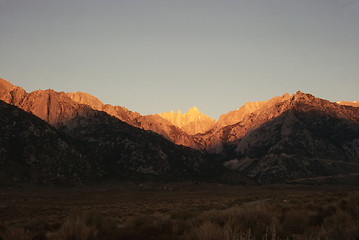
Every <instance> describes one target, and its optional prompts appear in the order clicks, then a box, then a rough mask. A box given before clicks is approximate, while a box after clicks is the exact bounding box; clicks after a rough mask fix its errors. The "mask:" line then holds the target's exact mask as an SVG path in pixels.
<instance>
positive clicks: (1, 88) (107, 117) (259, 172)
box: [0, 79, 359, 183]
mask: <svg viewBox="0 0 359 240" xmlns="http://www.w3.org/2000/svg"><path fill="white" fill-rule="evenodd" d="M0 93H1V94H0V100H3V101H4V102H6V103H8V104H11V105H15V106H17V107H19V108H21V109H23V110H25V111H27V112H28V113H31V114H33V115H36V116H37V117H39V118H41V119H43V120H44V121H46V122H47V123H49V124H51V125H52V126H53V127H55V128H56V129H57V130H59V131H61V132H64V133H65V134H69V135H70V137H72V138H75V139H82V140H84V141H86V142H87V143H88V144H90V145H92V146H93V149H94V151H95V154H93V155H95V156H97V158H98V159H100V160H101V161H105V162H106V161H108V162H106V164H105V165H106V166H107V167H105V168H104V169H103V171H104V172H107V173H108V174H109V175H111V176H115V175H119V176H124V175H123V174H124V173H125V172H128V171H130V172H133V173H136V174H137V173H138V174H154V175H159V176H164V175H166V176H169V175H173V174H174V175H176V176H181V177H183V176H194V175H198V176H204V175H203V174H204V173H205V172H207V173H211V174H214V173H216V174H217V173H218V175H216V174H214V175H213V176H216V177H215V178H216V179H219V178H221V177H223V174H224V172H225V171H224V170H223V167H226V168H227V170H228V171H230V174H229V175H228V176H231V178H232V177H233V179H240V181H244V182H246V181H247V180H244V179H246V178H250V179H251V180H255V181H257V182H259V183H276V182H286V181H292V180H295V179H305V178H316V177H322V176H334V175H340V174H344V175H345V174H349V173H357V172H359V107H355V106H356V104H357V102H345V101H340V102H330V101H328V100H324V99H320V98H316V97H315V96H313V95H311V94H306V93H303V92H300V91H298V92H296V93H294V94H292V95H290V94H288V93H286V94H283V95H282V96H277V97H273V98H271V99H269V100H267V101H261V102H251V103H246V104H245V105H243V106H242V107H239V108H237V109H235V110H233V111H230V112H228V113H226V114H223V115H221V116H220V118H219V120H218V122H216V121H215V120H214V119H212V118H210V117H208V116H206V115H204V114H203V113H201V112H200V111H199V110H198V109H197V108H196V107H193V108H192V109H190V110H189V111H188V112H187V113H184V114H182V113H181V112H180V111H178V112H177V113H174V112H173V111H171V112H169V113H161V114H154V115H145V116H141V115H140V114H139V113H136V112H132V111H130V110H128V109H126V108H125V107H121V106H112V105H108V104H107V105H104V104H103V103H102V102H101V101H100V100H99V99H97V98H96V97H94V96H91V95H90V94H87V93H82V92H76V93H64V92H56V91H53V90H51V89H48V90H37V91H33V92H31V93H27V92H26V91H25V90H24V89H22V88H21V87H16V86H13V85H12V84H11V83H9V82H7V81H5V80H3V79H0ZM5 127H6V126H5ZM7 127H10V128H11V126H7ZM168 140H169V141H168ZM170 141H171V142H172V143H175V144H176V145H183V146H186V147H190V148H192V149H190V148H186V147H183V146H176V145H174V144H172V143H171V142H170ZM99 146H101V147H99ZM193 149H196V150H200V151H196V150H193ZM211 161H212V162H211ZM227 173H228V172H227ZM227 173H226V174H227ZM174 175H173V176H174ZM219 176H220V177H219ZM233 179H232V180H233Z"/></svg>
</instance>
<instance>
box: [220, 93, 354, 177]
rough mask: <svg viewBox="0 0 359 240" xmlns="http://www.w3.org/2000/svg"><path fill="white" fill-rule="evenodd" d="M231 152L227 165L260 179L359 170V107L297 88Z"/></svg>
mask: <svg viewBox="0 0 359 240" xmlns="http://www.w3.org/2000/svg"><path fill="white" fill-rule="evenodd" d="M278 107H279V106H278ZM233 155H235V158H234V159H232V160H231V161H229V162H227V163H226V164H227V165H228V166H229V167H231V168H232V169H237V170H238V171H239V172H241V173H242V174H245V175H246V176H248V177H250V178H254V179H256V180H258V181H259V182H263V183H272V182H283V181H286V180H290V179H298V178H306V177H315V176H332V175H340V174H348V173H352V172H359V108H354V107H347V106H338V105H337V104H335V103H331V102H329V101H326V100H322V99H319V98H315V97H314V96H312V95H310V94H303V93H300V92H298V93H297V94H295V95H293V96H292V98H291V99H290V101H289V103H288V105H287V110H286V111H285V112H283V113H281V114H280V115H279V116H277V117H275V118H272V119H271V120H270V121H267V122H265V123H264V124H262V125H261V126H260V127H258V128H256V129H254V130H252V131H248V132H247V133H246V135H245V136H244V137H243V138H242V139H241V140H240V141H239V142H238V143H237V144H236V148H235V150H234V153H233Z"/></svg>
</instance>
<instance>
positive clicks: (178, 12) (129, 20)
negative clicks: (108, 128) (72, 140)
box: [0, 0, 359, 119]
mask: <svg viewBox="0 0 359 240" xmlns="http://www.w3.org/2000/svg"><path fill="white" fill-rule="evenodd" d="M358 22H359V2H357V1H352V0H348V1H340V2H337V1H333V0H329V1H325V0H317V1H306V2H303V1H292V0H287V1H284V0H274V1H264V0H259V1H234V0H233V1H232V0H228V1H221V2H219V1H204V0H199V1H195V2H193V1H181V0H180V1H164V0H163V1H158V0H155V1H112V0H106V1H101V2H100V1H95V0H90V1H84V0H79V1H68V0H64V1H45V0H32V1H25V0H15V1H10V0H0V30H1V32H2V37H1V39H0V51H1V53H2V54H1V55H0V77H1V78H4V79H5V80H7V81H10V82H11V83H13V84H14V85H18V86H21V87H23V88H24V89H25V90H26V91H28V92H30V91H34V90H37V89H48V88H51V89H54V90H56V91H65V92H76V91H82V92H87V93H90V94H91V95H94V96H95V97H97V98H99V99H100V100H101V101H102V102H104V103H105V104H112V105H120V106H124V107H126V108H128V109H129V110H131V111H136V112H139V113H140V114H143V115H145V114H154V113H161V112H170V111H171V110H173V111H175V112H177V110H180V111H181V112H182V113H184V112H187V110H188V109H190V108H192V107H193V106H196V107H197V108H198V109H199V110H200V111H201V112H202V113H204V114H206V115H208V116H210V117H212V118H215V119H218V117H219V116H220V114H223V113H226V112H229V111H231V110H234V109H237V108H239V107H240V106H242V105H243V104H245V103H246V102H252V101H263V100H268V99H270V98H272V97H274V96H279V95H283V94H284V93H287V92H288V93H290V94H293V93H295V92H296V91H298V90H300V91H302V92H306V93H311V94H313V95H315V96H316V97H320V98H324V99H328V100H330V101H340V100H343V101H358V100H359V99H358V94H357V90H358V87H359V81H358V76H359V46H358V45H359V28H358V27H357V23H358Z"/></svg>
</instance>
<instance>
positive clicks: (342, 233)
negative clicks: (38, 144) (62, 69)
mask: <svg viewBox="0 0 359 240" xmlns="http://www.w3.org/2000/svg"><path fill="white" fill-rule="evenodd" d="M0 236H1V239H356V238H357V237H359V189H358V188H357V187H353V186H348V185H347V186H304V185H271V186H229V185H221V184H194V183H173V184H168V183H167V184H158V183H147V184H134V183H128V184H118V183H113V184H110V183H108V184H104V185H97V186H95V187H86V188H71V189H68V188H66V189H65V188H38V187H36V188H34V187H29V186H27V187H17V188H2V189H1V190H0Z"/></svg>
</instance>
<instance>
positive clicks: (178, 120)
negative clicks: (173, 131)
mask: <svg viewBox="0 0 359 240" xmlns="http://www.w3.org/2000/svg"><path fill="white" fill-rule="evenodd" d="M158 115H159V116H161V117H162V118H164V119H166V120H168V121H169V122H171V124H173V125H174V126H176V127H179V128H180V129H182V130H183V131H185V132H186V133H187V134H190V135H194V134H197V133H204V132H206V131H208V130H210V129H211V128H212V127H213V126H214V124H215V123H216V120H215V119H213V118H210V117H208V116H207V115H205V114H203V113H201V112H200V111H199V110H198V108H197V107H195V106H194V107H192V108H190V109H189V110H188V111H187V112H186V113H184V114H182V113H181V111H180V110H178V111H177V113H174V112H173V111H171V112H169V113H168V112H163V113H159V114H158Z"/></svg>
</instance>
